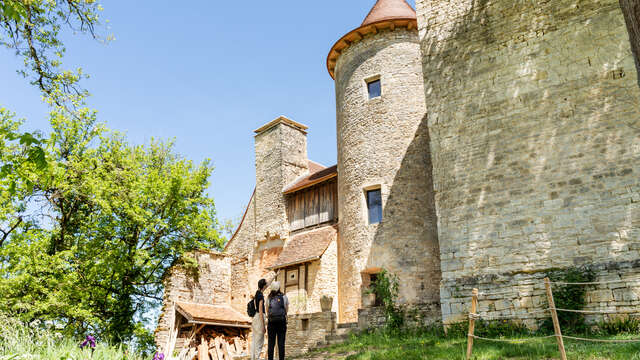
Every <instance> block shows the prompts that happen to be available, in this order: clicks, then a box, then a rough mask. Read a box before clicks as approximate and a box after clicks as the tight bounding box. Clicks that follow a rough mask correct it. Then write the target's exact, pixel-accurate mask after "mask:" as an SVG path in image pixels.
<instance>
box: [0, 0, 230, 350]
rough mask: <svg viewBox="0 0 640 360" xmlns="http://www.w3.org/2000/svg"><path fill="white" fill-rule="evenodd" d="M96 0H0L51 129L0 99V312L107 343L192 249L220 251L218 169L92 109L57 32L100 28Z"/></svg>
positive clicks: (131, 331) (132, 334)
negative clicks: (140, 141)
mask: <svg viewBox="0 0 640 360" xmlns="http://www.w3.org/2000/svg"><path fill="white" fill-rule="evenodd" d="M100 10H101V9H100V6H99V5H97V3H96V2H95V1H94V0H60V1H51V0H0V44H2V45H4V46H6V47H8V48H10V49H13V50H15V51H16V53H17V54H18V55H19V56H22V57H23V58H24V63H25V67H24V69H22V70H20V72H21V73H22V74H23V75H24V76H25V77H27V78H28V79H29V80H30V82H31V83H32V84H34V85H35V86H37V87H38V88H39V89H40V90H41V91H42V94H43V98H44V100H45V102H46V103H47V104H49V106H50V107H51V113H50V119H49V121H50V124H51V128H52V131H51V133H50V134H49V135H48V138H44V137H42V136H40V135H38V134H32V133H25V132H22V131H21V130H20V125H21V122H20V121H17V120H15V118H14V115H13V114H12V113H10V112H9V111H8V110H6V109H4V108H0V312H2V311H4V312H9V313H11V314H14V315H16V316H18V317H19V318H20V319H21V320H23V321H27V322H31V321H33V320H34V319H40V320H44V321H45V322H47V323H49V324H54V325H55V327H56V328H57V329H60V330H61V331H62V332H64V333H66V334H69V335H75V336H81V335H84V334H86V333H87V332H91V333H94V334H97V335H98V336H99V337H102V338H103V339H106V340H109V341H130V340H132V339H133V338H135V341H136V342H137V343H139V344H142V343H148V342H149V341H150V338H149V333H148V331H146V330H145V329H144V327H143V326H141V323H142V322H144V320H145V314H147V313H148V311H147V310H149V309H150V308H152V307H155V306H157V305H158V304H159V302H160V301H161V295H162V277H163V275H164V273H165V271H166V270H167V269H168V268H169V267H170V266H172V265H173V264H174V263H175V262H176V261H179V260H180V259H183V260H184V259H186V260H185V261H186V263H187V265H188V264H191V266H193V260H191V261H189V258H188V256H187V257H185V255H186V254H188V253H189V252H190V251H192V250H195V249H202V248H207V249H210V248H221V246H222V243H223V237H222V236H221V235H220V234H219V231H220V226H219V224H218V221H217V219H216V212H215V206H214V202H213V200H212V199H211V198H210V197H209V196H208V195H207V189H208V187H209V183H208V178H209V176H210V175H211V172H212V170H213V168H212V166H211V164H210V162H209V161H205V162H203V163H201V164H194V163H193V162H191V161H189V160H187V159H184V158H182V157H180V156H179V155H177V154H176V153H175V151H174V148H173V144H172V143H171V142H162V141H153V140H152V141H151V143H149V144H147V145H133V144H130V143H128V142H127V141H126V139H125V137H124V136H123V135H122V134H120V133H118V132H114V131H110V130H108V129H106V128H105V126H103V125H102V124H100V123H99V122H98V121H97V117H96V113H95V111H92V110H90V109H88V108H87V107H86V105H85V102H84V101H85V98H86V96H87V95H88V94H87V92H86V91H85V90H83V89H82V88H81V87H80V85H79V81H80V79H81V78H82V77H83V73H82V70H80V69H78V70H76V71H66V70H63V69H62V68H61V64H62V62H61V60H62V56H63V54H64V52H65V48H64V44H63V42H62V40H61V35H60V34H61V31H62V29H63V28H65V27H67V28H70V29H72V30H73V31H79V32H84V33H88V34H90V35H91V36H93V37H96V35H95V32H94V27H95V26H96V25H97V24H98V16H97V14H98V13H99V11H100Z"/></svg>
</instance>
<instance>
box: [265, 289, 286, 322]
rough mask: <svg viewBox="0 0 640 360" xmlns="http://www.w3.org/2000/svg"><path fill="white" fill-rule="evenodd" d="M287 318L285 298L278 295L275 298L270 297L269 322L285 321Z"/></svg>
mask: <svg viewBox="0 0 640 360" xmlns="http://www.w3.org/2000/svg"><path fill="white" fill-rule="evenodd" d="M286 318H287V312H286V310H285V308H284V296H283V295H282V294H278V295H276V296H274V297H269V321H271V320H285V319H286Z"/></svg>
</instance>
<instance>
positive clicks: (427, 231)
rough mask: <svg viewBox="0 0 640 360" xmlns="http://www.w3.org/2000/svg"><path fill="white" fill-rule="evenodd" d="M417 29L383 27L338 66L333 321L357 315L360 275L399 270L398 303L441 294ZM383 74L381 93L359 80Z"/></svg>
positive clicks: (355, 46)
mask: <svg viewBox="0 0 640 360" xmlns="http://www.w3.org/2000/svg"><path fill="white" fill-rule="evenodd" d="M419 51H420V49H419V42H418V34H417V31H416V30H407V29H402V28H397V29H395V30H394V31H390V30H380V31H379V32H378V33H377V34H375V35H368V36H365V38H364V39H362V40H361V41H359V42H356V43H354V44H351V45H350V46H349V47H348V48H347V49H345V50H343V51H342V54H341V55H340V57H339V58H338V62H337V65H336V101H337V116H338V118H337V134H338V173H339V176H338V193H339V194H340V196H339V213H340V239H341V240H340V242H339V244H340V245H339V249H338V254H339V259H338V271H339V284H340V285H339V286H340V289H339V294H340V298H339V301H340V313H339V321H340V322H355V321H357V315H358V309H359V308H360V307H361V296H362V291H363V288H362V282H363V276H362V272H366V271H373V272H374V271H375V270H373V269H379V268H385V269H387V270H389V271H390V272H392V273H394V274H396V275H398V276H399V279H400V301H401V302H403V303H412V302H431V301H437V300H438V299H439V282H440V270H439V266H440V262H439V251H438V240H437V231H436V221H435V211H434V199H433V193H432V190H431V189H432V182H431V163H430V155H429V154H428V151H425V149H429V136H428V131H427V128H426V126H423V125H422V119H423V117H424V116H425V111H426V108H425V101H424V97H423V96H422V94H423V79H422V68H421V62H420V55H419ZM375 76H380V79H381V83H382V96H381V97H379V98H374V99H371V100H370V99H369V98H368V93H367V86H366V80H368V79H369V78H371V77H375ZM369 187H379V188H380V189H381V192H382V198H383V209H384V210H383V216H382V217H383V219H382V222H381V223H380V224H369V223H368V217H367V205H366V200H365V190H367V189H368V188H369Z"/></svg>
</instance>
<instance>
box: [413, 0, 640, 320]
mask: <svg viewBox="0 0 640 360" xmlns="http://www.w3.org/2000/svg"><path fill="white" fill-rule="evenodd" d="M417 12H418V23H419V29H420V39H421V40H420V41H421V49H422V62H423V72H424V84H425V88H424V90H425V98H426V101H427V109H428V128H429V134H430V138H431V154H432V155H433V169H434V170H433V179H434V188H435V192H436V208H437V214H438V236H439V241H440V252H441V255H440V257H441V260H442V277H443V279H442V287H441V298H442V300H441V302H442V313H443V319H444V322H445V323H451V322H454V321H462V320H465V319H466V318H465V315H464V312H465V309H466V308H467V306H468V300H465V301H459V299H458V298H457V296H459V295H460V294H459V292H460V291H461V292H462V293H463V294H462V295H466V296H469V294H470V288H472V287H479V288H480V289H481V291H487V292H489V291H490V292H495V291H498V292H500V291H510V289H516V290H517V291H518V295H517V296H513V298H508V297H507V298H505V299H503V300H500V299H498V298H496V299H492V300H488V301H485V302H482V301H481V303H480V306H481V311H486V312H487V313H488V314H497V315H499V314H501V313H502V312H504V311H513V310H514V309H520V308H524V309H531V308H536V307H539V306H541V304H540V303H541V297H540V289H537V290H536V289H535V288H533V289H532V288H530V287H529V286H533V285H528V284H536V285H535V286H540V285H538V284H540V280H541V278H542V277H543V275H544V272H545V271H546V270H548V269H551V268H566V267H572V266H583V265H592V266H595V267H596V269H597V270H598V276H599V278H602V279H606V278H609V277H616V276H620V275H619V274H618V271H617V270H610V269H615V268H618V267H625V269H624V271H623V273H621V275H622V276H630V275H633V274H634V273H635V274H638V273H640V271H638V267H637V266H630V267H628V265H626V264H634V263H635V262H636V261H637V260H638V259H640V242H639V241H638V239H639V238H640V182H639V177H638V175H639V174H640V161H639V160H640V106H638V105H639V104H640V90H639V88H638V84H637V82H636V81H637V73H636V68H635V64H634V58H633V56H632V53H631V49H630V44H629V37H628V33H627V30H626V28H625V21H624V18H623V14H622V12H621V10H620V6H619V3H618V1H617V0H605V1H595V0H571V1H567V0H534V1H529V0H527V1H524V0H516V1H513V0H493V1H489V0H460V1H442V0H418V1H417ZM599 264H608V265H606V266H604V265H603V267H601V266H600V265H599ZM600 290H603V291H604V293H599V292H594V294H605V293H606V294H611V296H609V295H603V296H602V297H600V295H590V299H592V301H593V302H595V303H598V304H599V305H598V306H600V304H605V306H613V305H612V303H611V302H610V299H611V297H613V299H614V300H615V299H616V294H615V289H608V290H607V289H600ZM600 290H594V291H600ZM609 290H611V291H609ZM462 295H460V296H462ZM629 296H631V297H632V295H629ZM631 297H628V299H631ZM618 298H620V296H619V295H618ZM602 299H606V300H602ZM624 299H625V295H622V300H623V302H626V301H627V300H624ZM494 300H495V301H494ZM629 301H631V300H629ZM633 301H635V300H633ZM518 311H520V310H518ZM523 311H526V312H530V311H529V310H523Z"/></svg>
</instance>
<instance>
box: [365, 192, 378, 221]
mask: <svg viewBox="0 0 640 360" xmlns="http://www.w3.org/2000/svg"><path fill="white" fill-rule="evenodd" d="M367 209H368V210H369V224H377V223H379V222H381V221H382V193H381V192H380V189H375V190H369V191H367Z"/></svg>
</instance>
